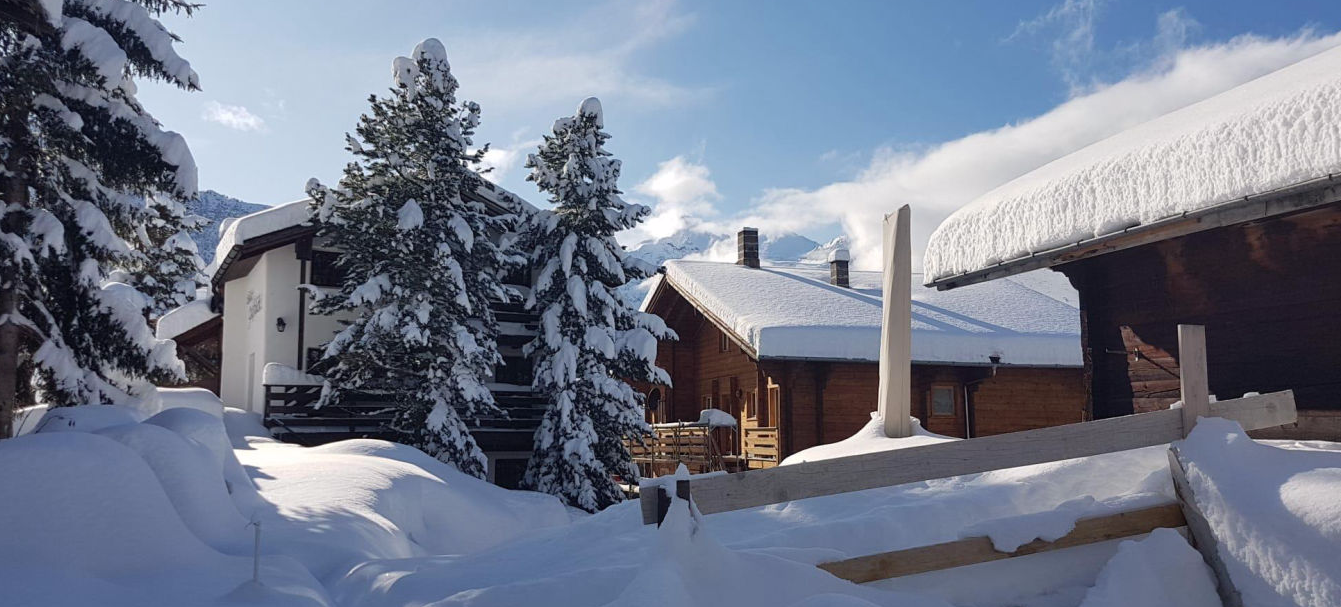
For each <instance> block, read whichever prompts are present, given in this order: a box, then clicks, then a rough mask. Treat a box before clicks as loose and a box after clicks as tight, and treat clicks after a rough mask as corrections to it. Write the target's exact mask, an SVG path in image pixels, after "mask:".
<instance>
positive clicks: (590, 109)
mask: <svg viewBox="0 0 1341 607" xmlns="http://www.w3.org/2000/svg"><path fill="white" fill-rule="evenodd" d="M577 115H578V116H594V117H595V118H596V126H598V127H604V126H605V112H603V111H602V110H601V100H600V99H597V98H595V97H587V98H586V99H583V100H582V103H581V104H579V105H578V106H577Z"/></svg>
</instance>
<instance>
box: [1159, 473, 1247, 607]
mask: <svg viewBox="0 0 1341 607" xmlns="http://www.w3.org/2000/svg"><path fill="white" fill-rule="evenodd" d="M1169 472H1170V473H1171V474H1172V475H1173V489H1174V491H1175V492H1176V493H1177V494H1178V506H1179V507H1180V508H1181V509H1182V511H1183V517H1184V518H1186V519H1187V533H1188V535H1189V536H1190V537H1189V538H1188V539H1189V540H1191V542H1192V547H1193V548H1196V549H1197V552H1200V553H1201V558H1202V560H1204V561H1206V564H1207V565H1209V566H1210V568H1211V572H1212V573H1214V574H1215V591H1216V592H1217V593H1219V595H1220V602H1222V603H1224V605H1225V607H1243V599H1242V598H1241V597H1240V596H1239V591H1238V589H1237V588H1235V587H1234V581H1233V580H1232V579H1230V577H1229V569H1228V568H1226V567H1225V563H1224V561H1222V560H1220V553H1219V552H1218V548H1217V547H1216V546H1217V542H1216V539H1215V533H1214V532H1212V531H1211V524H1210V522H1209V521H1207V520H1206V516H1205V515H1204V514H1202V512H1201V509H1200V508H1198V507H1197V500H1196V496H1195V495H1193V493H1192V485H1191V484H1189V483H1188V482H1187V471H1186V470H1185V469H1184V467H1183V462H1182V460H1181V459H1179V455H1178V449H1177V448H1176V447H1170V448H1169Z"/></svg>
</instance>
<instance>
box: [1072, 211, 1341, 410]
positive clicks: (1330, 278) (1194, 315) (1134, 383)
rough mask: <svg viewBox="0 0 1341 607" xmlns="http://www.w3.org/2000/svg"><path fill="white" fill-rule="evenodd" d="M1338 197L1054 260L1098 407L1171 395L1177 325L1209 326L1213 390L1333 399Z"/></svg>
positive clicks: (1339, 274) (1327, 406) (1337, 404)
mask: <svg viewBox="0 0 1341 607" xmlns="http://www.w3.org/2000/svg"><path fill="white" fill-rule="evenodd" d="M1339 252H1341V205H1338V204H1333V205H1330V206H1327V207H1323V208H1320V209H1316V210H1313V211H1309V212H1306V213H1299V214H1295V215H1290V216H1285V217H1278V218H1273V219H1269V220H1264V221H1261V222H1256V223H1249V224H1240V225H1237V226H1229V227H1223V228H1217V229H1214V230H1209V231H1206V232H1201V233H1197V234H1191V235H1187V236H1183V237H1179V238H1175V239H1171V240H1167V241H1163V242H1158V243H1154V244H1150V245H1145V246H1142V247H1138V248H1134V249H1128V250H1124V251H1119V252H1115V253H1109V254H1106V255H1101V256H1098V257H1094V258H1090V259H1086V260H1082V261H1078V262H1074V263H1071V264H1066V265H1063V266H1059V267H1058V269H1059V270H1060V271H1062V272H1063V273H1065V274H1066V275H1067V277H1068V278H1070V280H1071V283H1072V284H1073V285H1075V287H1076V288H1077V289H1078V290H1079V291H1080V298H1081V317H1082V328H1083V342H1084V348H1085V358H1086V363H1087V364H1086V374H1087V382H1088V384H1089V394H1090V398H1091V400H1092V404H1091V406H1092V410H1093V414H1094V416H1095V417H1112V416H1116V415H1125V414H1128V413H1132V412H1141V411H1149V410H1153V409H1156V408H1161V407H1166V406H1168V405H1169V403H1172V402H1174V401H1175V400H1177V394H1178V343H1177V325H1178V324H1180V323H1184V324H1200V325H1205V326H1206V341H1207V350H1208V372H1209V375H1210V390H1211V393H1213V394H1215V395H1216V397H1217V398H1219V399H1222V400H1223V399H1228V398H1235V397H1238V396H1241V395H1242V394H1244V393H1245V392H1263V393H1265V392H1271V391H1277V390H1285V389H1291V390H1294V394H1295V398H1296V399H1297V402H1298V407H1299V409H1301V418H1302V417H1303V416H1304V413H1303V410H1309V409H1313V410H1341V254H1338V253H1339Z"/></svg>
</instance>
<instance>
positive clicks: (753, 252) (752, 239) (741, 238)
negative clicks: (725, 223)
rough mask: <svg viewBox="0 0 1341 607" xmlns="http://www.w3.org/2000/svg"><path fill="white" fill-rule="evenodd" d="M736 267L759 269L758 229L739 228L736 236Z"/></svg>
mask: <svg viewBox="0 0 1341 607" xmlns="http://www.w3.org/2000/svg"><path fill="white" fill-rule="evenodd" d="M736 265H738V266H745V267H747V268H757V267H759V230H758V228H741V229H740V232H739V233H737V234H736Z"/></svg>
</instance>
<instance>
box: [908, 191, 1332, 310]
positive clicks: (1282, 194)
mask: <svg viewBox="0 0 1341 607" xmlns="http://www.w3.org/2000/svg"><path fill="white" fill-rule="evenodd" d="M1338 178H1341V176H1338V175H1336V174H1330V173H1329V174H1327V175H1326V176H1323V177H1317V178H1314V179H1310V180H1307V181H1303V182H1300V183H1297V184H1294V185H1291V186H1286V187H1283V188H1279V189H1276V190H1271V191H1269V192H1263V193H1260V194H1255V195H1252V196H1245V197H1243V198H1237V199H1234V200H1229V201H1225V202H1222V203H1220V204H1217V205H1214V206H1210V207H1206V208H1203V209H1198V210H1195V211H1184V212H1183V213H1181V214H1179V215H1174V216H1171V217H1166V218H1164V219H1161V220H1158V221H1153V222H1150V223H1146V224H1141V225H1137V226H1132V227H1130V228H1126V229H1123V230H1121V231H1119V232H1113V233H1110V234H1104V235H1103V236H1096V237H1094V238H1090V239H1086V240H1082V241H1079V242H1075V243H1072V244H1068V245H1063V246H1060V247H1056V248H1053V249H1049V250H1046V251H1039V252H1036V253H1030V254H1029V255H1028V256H1025V257H1017V258H1015V259H1011V260H1007V261H1002V262H998V263H996V264H995V265H992V266H988V267H986V268H980V269H978V270H973V271H971V272H964V273H962V274H956V275H954V276H947V277H944V278H939V279H936V280H932V281H930V282H928V283H926V286H928V287H935V288H936V289H937V290H940V291H945V290H948V289H954V288H958V287H965V286H968V285H972V284H977V283H980V282H987V281H989V280H995V279H997V278H1005V277H1007V276H1012V275H1015V274H1022V273H1024V272H1029V271H1031V270H1040V269H1043V268H1050V267H1053V266H1057V265H1061V264H1066V263H1071V262H1073V261H1079V260H1081V259H1087V258H1090V257H1097V256H1099V255H1103V254H1106V253H1113V252H1116V251H1122V250H1125V249H1130V248H1134V247H1138V246H1141V245H1145V244H1150V243H1154V242H1160V241H1164V240H1169V239H1172V238H1177V237H1180V236H1186V235H1188V234H1195V233H1197V232H1204V231H1206V230H1211V229H1215V228H1220V227H1226V226H1231V225H1237V224H1241V223H1246V222H1249V221H1258V220H1262V219H1267V218H1272V217H1279V216H1283V215H1290V214H1294V213H1301V212H1304V211H1308V210H1312V209H1315V208H1318V207H1321V206H1325V205H1328V204H1333V203H1336V202H1341V184H1338V183H1337V181H1338Z"/></svg>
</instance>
